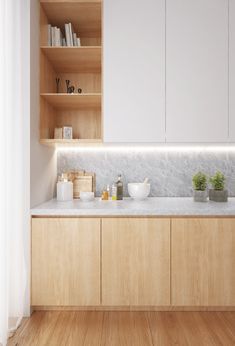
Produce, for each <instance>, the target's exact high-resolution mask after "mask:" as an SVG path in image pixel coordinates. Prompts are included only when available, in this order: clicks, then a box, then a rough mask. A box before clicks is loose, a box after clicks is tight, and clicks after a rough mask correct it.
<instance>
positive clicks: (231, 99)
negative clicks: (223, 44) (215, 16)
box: [229, 0, 235, 142]
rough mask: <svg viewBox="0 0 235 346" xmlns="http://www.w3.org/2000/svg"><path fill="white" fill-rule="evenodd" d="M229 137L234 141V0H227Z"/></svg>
mask: <svg viewBox="0 0 235 346" xmlns="http://www.w3.org/2000/svg"><path fill="white" fill-rule="evenodd" d="M229 137H230V141H232V142H235V1H234V0H229Z"/></svg>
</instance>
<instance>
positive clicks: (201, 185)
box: [192, 172, 207, 202]
mask: <svg viewBox="0 0 235 346" xmlns="http://www.w3.org/2000/svg"><path fill="white" fill-rule="evenodd" d="M192 181H193V187H194V192H193V198H194V201H195V202H207V177H206V175H205V174H204V173H202V172H198V173H197V174H195V175H194V176H193V179H192Z"/></svg>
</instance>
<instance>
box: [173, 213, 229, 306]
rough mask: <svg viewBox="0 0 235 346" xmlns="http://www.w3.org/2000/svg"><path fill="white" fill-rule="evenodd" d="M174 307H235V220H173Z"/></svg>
mask: <svg viewBox="0 0 235 346" xmlns="http://www.w3.org/2000/svg"><path fill="white" fill-rule="evenodd" d="M171 249H172V254H171V270H172V273H171V283H172V285H171V287H172V293H171V294H172V305H173V306H235V270H234V268H235V219H216V218H214V219H211V218H210V219H200V218H197V219H173V220H172V240H171Z"/></svg>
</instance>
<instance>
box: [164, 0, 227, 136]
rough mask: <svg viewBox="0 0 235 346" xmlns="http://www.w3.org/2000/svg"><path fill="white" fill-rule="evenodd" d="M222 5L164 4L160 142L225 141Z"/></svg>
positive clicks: (173, 0) (216, 0)
mask: <svg viewBox="0 0 235 346" xmlns="http://www.w3.org/2000/svg"><path fill="white" fill-rule="evenodd" d="M228 37H229V35H228V0H167V1H166V140H167V142H195V143H196V142H209V143H210V142H212V143H213V142H226V141H228V124H229V123H228V75H229V74H228V51H229V49H228V48H229V46H228Z"/></svg>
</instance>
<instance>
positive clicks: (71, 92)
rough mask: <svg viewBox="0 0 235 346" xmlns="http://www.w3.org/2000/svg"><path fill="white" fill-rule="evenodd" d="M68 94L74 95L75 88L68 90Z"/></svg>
mask: <svg viewBox="0 0 235 346" xmlns="http://www.w3.org/2000/svg"><path fill="white" fill-rule="evenodd" d="M68 90H69V94H74V90H75V87H74V86H73V85H72V86H70V87H69V88H68Z"/></svg>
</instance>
